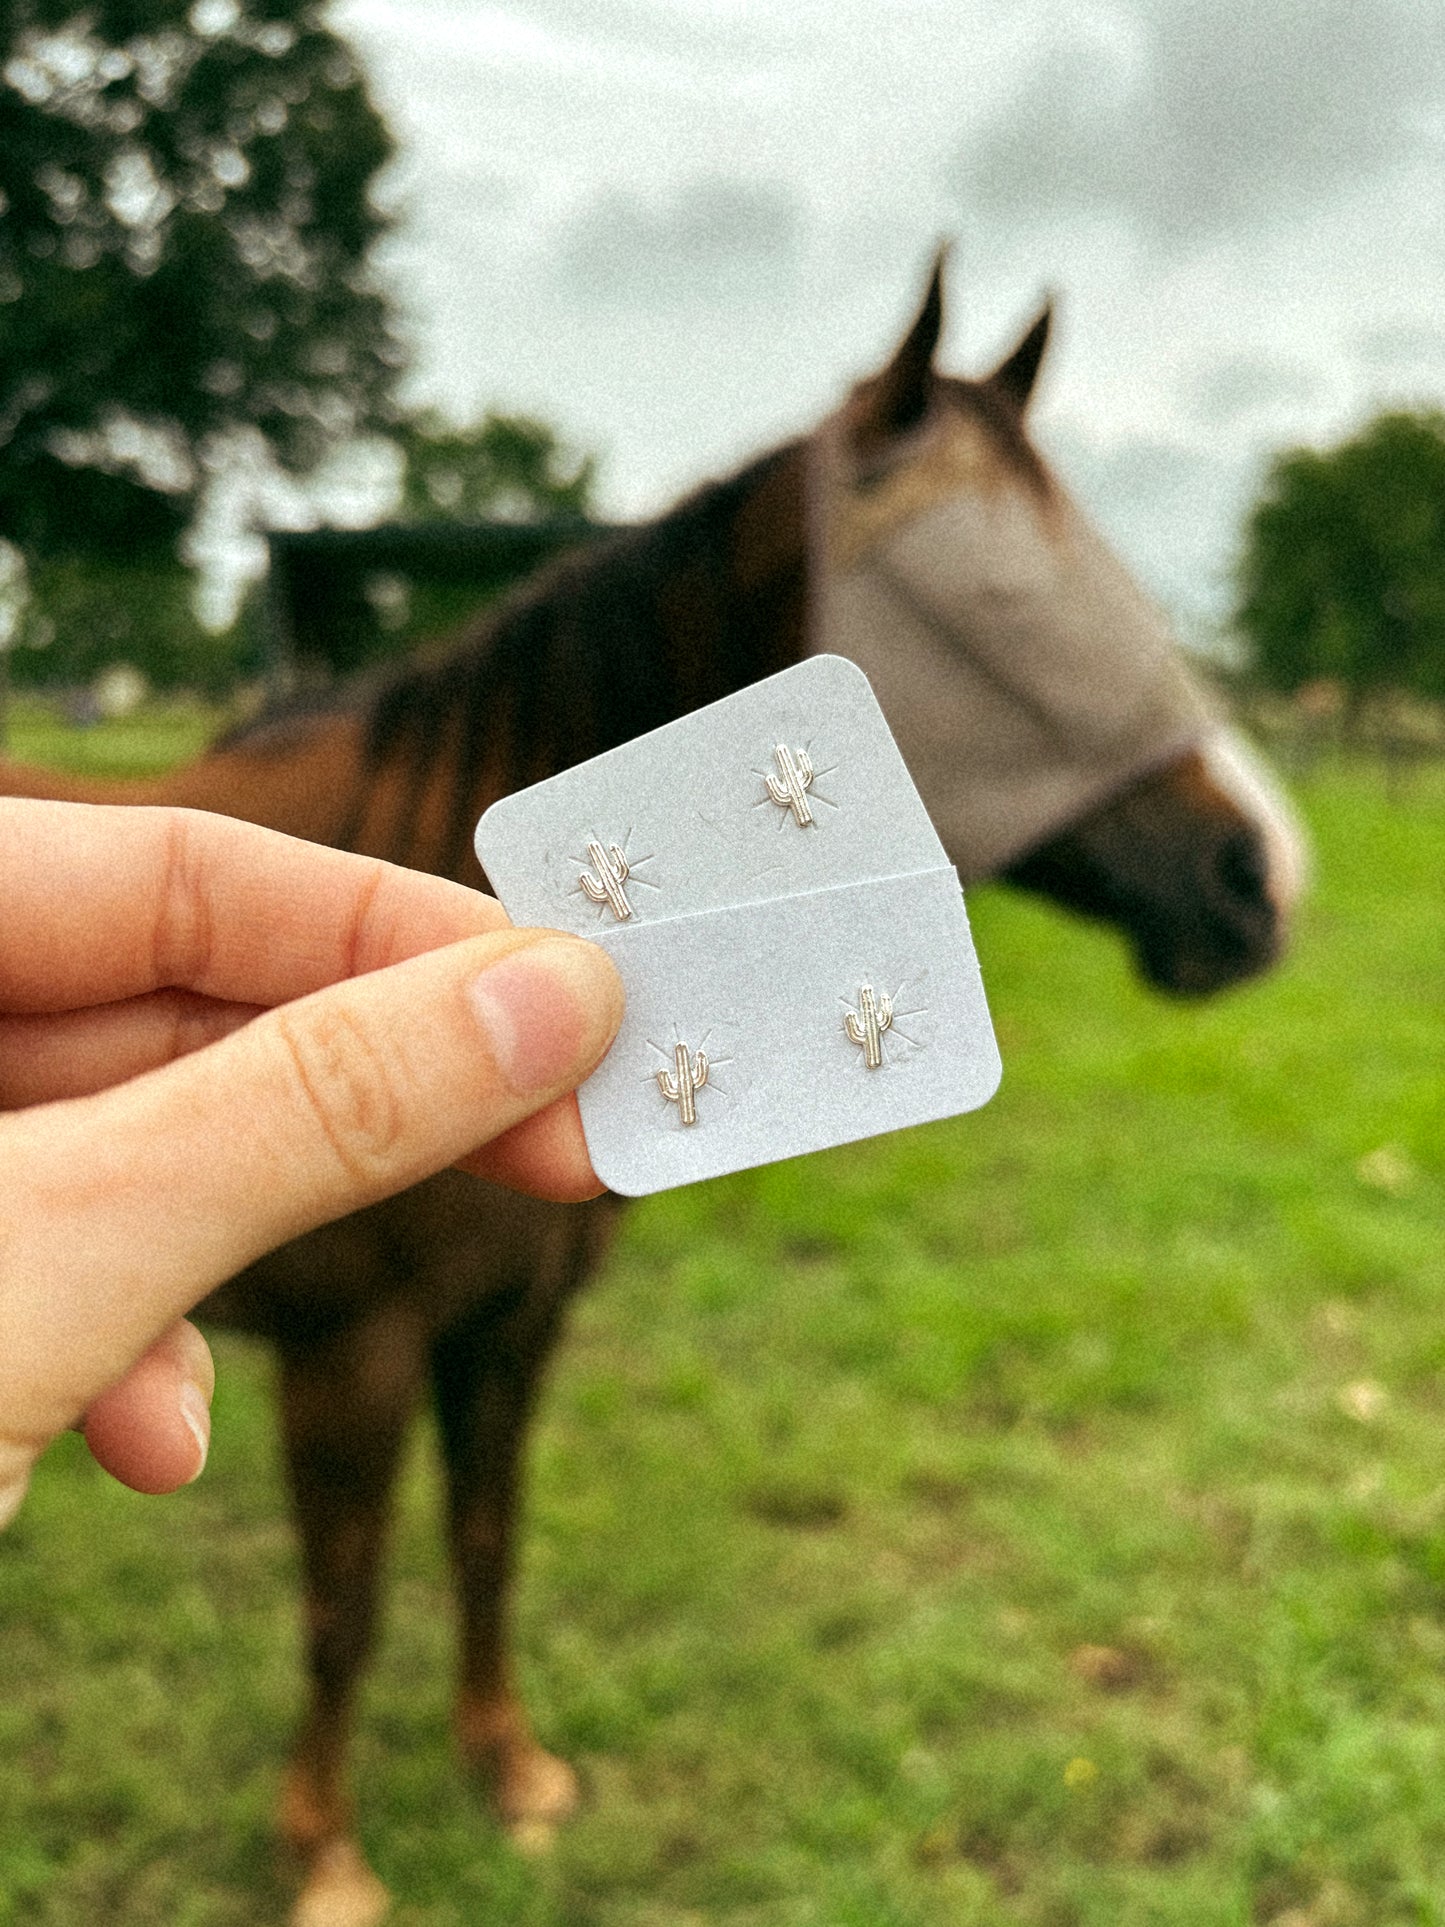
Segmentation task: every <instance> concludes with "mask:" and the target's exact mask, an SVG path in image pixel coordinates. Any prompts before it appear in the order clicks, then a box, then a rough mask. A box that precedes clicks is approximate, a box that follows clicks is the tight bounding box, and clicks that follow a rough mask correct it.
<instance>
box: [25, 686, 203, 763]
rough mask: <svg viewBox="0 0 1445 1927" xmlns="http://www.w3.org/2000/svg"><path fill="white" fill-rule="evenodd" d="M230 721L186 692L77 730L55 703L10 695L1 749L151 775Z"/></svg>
mask: <svg viewBox="0 0 1445 1927" xmlns="http://www.w3.org/2000/svg"><path fill="white" fill-rule="evenodd" d="M228 720H229V716H228V712H227V711H226V710H224V709H222V708H218V707H216V706H214V705H211V704H208V703H203V702H200V701H198V700H196V699H194V698H190V697H178V698H176V699H175V700H174V701H173V702H168V703H161V702H155V703H150V704H147V705H146V707H145V708H144V709H141V710H138V711H137V712H136V713H135V714H134V715H131V716H126V717H121V718H115V719H113V720H111V721H108V722H101V723H96V724H95V725H93V726H92V727H91V728H89V729H76V728H75V726H74V725H73V724H72V723H70V722H68V721H67V720H66V717H65V715H64V712H63V711H62V710H61V709H60V708H59V707H58V706H57V705H56V704H55V703H53V702H47V701H45V700H44V699H43V698H41V697H38V696H31V695H19V696H12V697H11V698H10V701H9V703H8V705H7V709H6V719H5V743H4V754H5V755H7V756H13V757H14V758H15V759H16V760H17V761H19V762H25V763H50V764H52V765H54V766H55V767H56V768H61V769H71V770H78V771H80V772H81V773H82V774H84V775H87V776H153V775H155V774H156V773H157V772H158V771H160V770H163V769H169V768H170V767H171V765H172V764H173V763H180V762H185V761H187V760H188V759H189V758H190V757H193V756H198V755H199V754H200V752H201V751H202V750H203V749H205V747H206V745H207V744H208V743H209V742H210V740H211V738H212V737H213V736H215V735H216V734H217V733H218V732H219V730H220V729H221V728H222V727H223V726H224V725H225V723H226V722H227V721H228Z"/></svg>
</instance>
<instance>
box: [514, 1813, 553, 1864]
mask: <svg viewBox="0 0 1445 1927" xmlns="http://www.w3.org/2000/svg"><path fill="white" fill-rule="evenodd" d="M506 1832H507V1838H508V1839H509V1840H510V1841H511V1843H512V1845H513V1846H514V1847H515V1848H516V1849H517V1852H518V1853H522V1854H525V1855H526V1856H527V1858H528V1859H529V1860H540V1859H542V1858H543V1856H544V1855H546V1854H549V1853H550V1852H551V1851H552V1849H553V1847H555V1846H556V1844H557V1829H556V1827H555V1826H554V1825H553V1824H552V1822H551V1821H550V1820H513V1821H512V1823H511V1824H510V1826H508V1828H507V1830H506Z"/></svg>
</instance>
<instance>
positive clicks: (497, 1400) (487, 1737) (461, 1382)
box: [432, 1205, 612, 1846]
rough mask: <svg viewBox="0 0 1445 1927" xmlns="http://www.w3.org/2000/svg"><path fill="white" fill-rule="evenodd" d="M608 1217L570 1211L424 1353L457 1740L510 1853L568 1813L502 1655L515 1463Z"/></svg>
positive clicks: (571, 1779)
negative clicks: (551, 1238)
mask: <svg viewBox="0 0 1445 1927" xmlns="http://www.w3.org/2000/svg"><path fill="white" fill-rule="evenodd" d="M611 1218H612V1213H611V1212H610V1211H609V1210H606V1209H604V1208H601V1207H599V1206H597V1205H594V1206H593V1207H591V1209H590V1210H585V1211H578V1210H577V1209H576V1208H575V1207H573V1208H572V1209H571V1210H569V1211H568V1212H567V1214H566V1218H565V1220H564V1221H563V1222H562V1223H560V1224H558V1225H557V1227H556V1228H557V1229H558V1230H559V1231H561V1233H562V1236H561V1237H560V1238H559V1239H557V1241H556V1244H555V1246H554V1248H553V1249H552V1250H550V1251H541V1250H537V1251H534V1254H533V1255H534V1259H535V1263H534V1266H533V1269H532V1272H531V1276H530V1277H529V1279H528V1281H527V1283H526V1284H525V1285H524V1286H521V1287H519V1288H517V1289H515V1290H514V1291H512V1292H510V1293H508V1294H507V1295H506V1296H505V1297H503V1298H502V1299H501V1300H500V1301H499V1300H498V1299H496V1298H493V1299H490V1300H488V1301H484V1302H483V1303H482V1304H480V1305H478V1306H477V1307H476V1308H475V1309H474V1310H473V1311H472V1313H471V1314H470V1315H469V1316H468V1317H466V1318H465V1319H463V1320H462V1321H460V1322H459V1323H457V1324H455V1325H453V1326H451V1327H450V1328H449V1329H448V1330H447V1331H446V1332H445V1333H443V1334H442V1336H441V1337H440V1338H438V1339H437V1341H436V1342H435V1344H434V1345H433V1348H432V1388H433V1393H434V1396H435V1400H436V1408H437V1418H438V1422H439V1426H440V1432H441V1442H442V1450H443V1453H444V1455H445V1458H446V1467H447V1482H448V1500H449V1508H448V1509H449V1522H450V1531H451V1546H452V1559H453V1563H454V1566H455V1568H456V1576H457V1589H458V1594H459V1602H460V1608H461V1628H460V1631H461V1652H460V1678H459V1684H458V1694H457V1705H456V1729H457V1739H458V1743H459V1745H460V1747H461V1750H462V1755H463V1758H464V1759H465V1761H466V1763H467V1765H468V1767H469V1768H470V1769H471V1770H472V1771H473V1772H474V1773H476V1774H478V1775H479V1777H480V1778H481V1779H482V1780H483V1781H484V1782H485V1783H486V1784H487V1786H488V1788H489V1790H490V1793H491V1797H492V1801H493V1804H494V1805H495V1807H496V1810H497V1813H498V1815H499V1817H500V1818H501V1820H502V1821H503V1823H504V1824H505V1825H506V1826H507V1827H508V1829H509V1830H510V1831H511V1833H512V1835H513V1838H514V1839H516V1840H517V1841H518V1842H519V1843H520V1844H524V1845H529V1846H541V1845H544V1844H545V1843H546V1841H547V1839H548V1838H549V1837H550V1835H551V1832H552V1829H553V1828H554V1826H555V1825H556V1823H557V1822H558V1821H559V1820H562V1819H565V1818H566V1816H567V1815H568V1814H569V1813H571V1812H572V1810H573V1808H574V1807H575V1806H576V1804H577V1798H578V1788H577V1778H576V1775H575V1774H574V1773H573V1771H572V1769H571V1767H569V1766H568V1765H567V1764H566V1762H565V1761H563V1760H559V1759H557V1758H555V1757H554V1756H553V1755H552V1754H550V1753H548V1752H547V1751H546V1749H545V1748H544V1747H542V1746H541V1745H539V1743H538V1741H537V1739H536V1737H535V1736H534V1734H533V1732H532V1727H531V1722H530V1721H529V1720H528V1718H527V1713H526V1709H525V1707H524V1706H523V1704H522V1700H521V1697H520V1695H519V1693H518V1691H517V1687H516V1681H515V1677H514V1673H513V1669H512V1661H511V1653H510V1641H509V1634H510V1624H509V1592H510V1587H511V1581H512V1574H513V1560H514V1552H515V1538H516V1527H517V1513H518V1506H519V1500H520V1496H521V1485H522V1457H523V1448H524V1446H525V1442H526V1433H527V1424H528V1420H529V1419H530V1417H531V1415H532V1411H533V1408H534V1406H535V1403H536V1395H537V1391H538V1388H539V1386H540V1383H541V1378H542V1371H543V1367H544V1366H545V1364H546V1362H547V1358H548V1355H549V1354H550V1352H551V1350H552V1348H553V1345H554V1344H555V1342H556V1339H557V1336H558V1333H559V1330H560V1327H561V1322H562V1311H563V1307H564V1305H565V1304H566V1301H567V1299H568V1298H569V1297H570V1296H571V1294H572V1292H573V1291H574V1290H575V1289H576V1288H577V1286H578V1285H579V1284H580V1283H581V1282H582V1280H583V1278H584V1277H585V1276H586V1275H587V1273H588V1272H589V1271H590V1270H591V1269H592V1266H593V1265H594V1264H595V1262H596V1260H597V1258H598V1256H599V1255H600V1251H601V1244H602V1238H603V1237H605V1234H606V1232H607V1230H608V1229H609V1228H610V1223H611Z"/></svg>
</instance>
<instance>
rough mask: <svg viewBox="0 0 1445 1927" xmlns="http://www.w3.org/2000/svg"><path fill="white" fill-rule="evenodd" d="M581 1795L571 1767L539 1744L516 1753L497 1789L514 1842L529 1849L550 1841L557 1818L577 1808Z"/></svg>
mask: <svg viewBox="0 0 1445 1927" xmlns="http://www.w3.org/2000/svg"><path fill="white" fill-rule="evenodd" d="M580 1798H581V1790H580V1788H579V1787H578V1785H577V1775H576V1774H575V1773H574V1772H573V1771H572V1769H571V1767H570V1766H568V1764H567V1762H566V1761H565V1760H559V1759H558V1758H557V1756H556V1755H555V1754H553V1753H548V1752H546V1751H545V1750H544V1749H543V1748H542V1747H540V1746H529V1747H526V1748H523V1749H519V1750H518V1751H517V1752H515V1753H513V1754H512V1755H511V1757H510V1758H509V1759H508V1760H507V1761H506V1762H505V1763H504V1765H503V1767H502V1771H501V1774H500V1777H499V1780H498V1784H497V1790H496V1799H497V1811H498V1813H499V1814H500V1815H501V1819H502V1824H503V1826H505V1827H506V1829H507V1832H508V1833H509V1834H510V1835H511V1837H512V1840H513V1841H514V1843H515V1844H517V1845H518V1846H521V1847H522V1848H523V1851H524V1852H529V1853H536V1852H539V1851H542V1850H544V1849H545V1848H546V1847H548V1846H550V1845H551V1843H552V1835H553V1834H554V1833H555V1831H556V1829H557V1825H558V1822H559V1821H562V1820H565V1819H567V1818H568V1816H569V1815H571V1814H573V1813H575V1812H576V1810H577V1806H578V1802H579V1800H580ZM524 1836H525V1844H524ZM543 1836H545V1838H544V1837H543ZM533 1842H538V1843H539V1844H533Z"/></svg>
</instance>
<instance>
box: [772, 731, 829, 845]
mask: <svg viewBox="0 0 1445 1927" xmlns="http://www.w3.org/2000/svg"><path fill="white" fill-rule="evenodd" d="M773 761H774V762H775V763H776V764H777V766H778V774H777V775H776V776H765V777H764V778H763V782H764V783H765V784H766V785H767V791H768V795H769V796H770V797H771V798H772V800H773V801H774V802H775V803H776V804H777V806H778V808H779V809H780V810H791V811H792V812H793V821H794V822H795V823H796V824H797V826H798V828H799V829H800V830H806V829H807V827H808V825H809V824H810V823H811V822H812V821H813V812H812V810H811V809H810V808H809V806H808V791H809V790H810V789H811V788H812V787H813V765H812V763H811V762H810V761H809V759H808V752H807V751H806V750H805V749H800V750H797V751H794V750H791V749H789V748H788V746H787V744H786V743H779V744H778V746H777V748H776V749H775V750H774V751H773ZM824 774H825V775H826V774H827V772H826V770H825V771H824Z"/></svg>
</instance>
